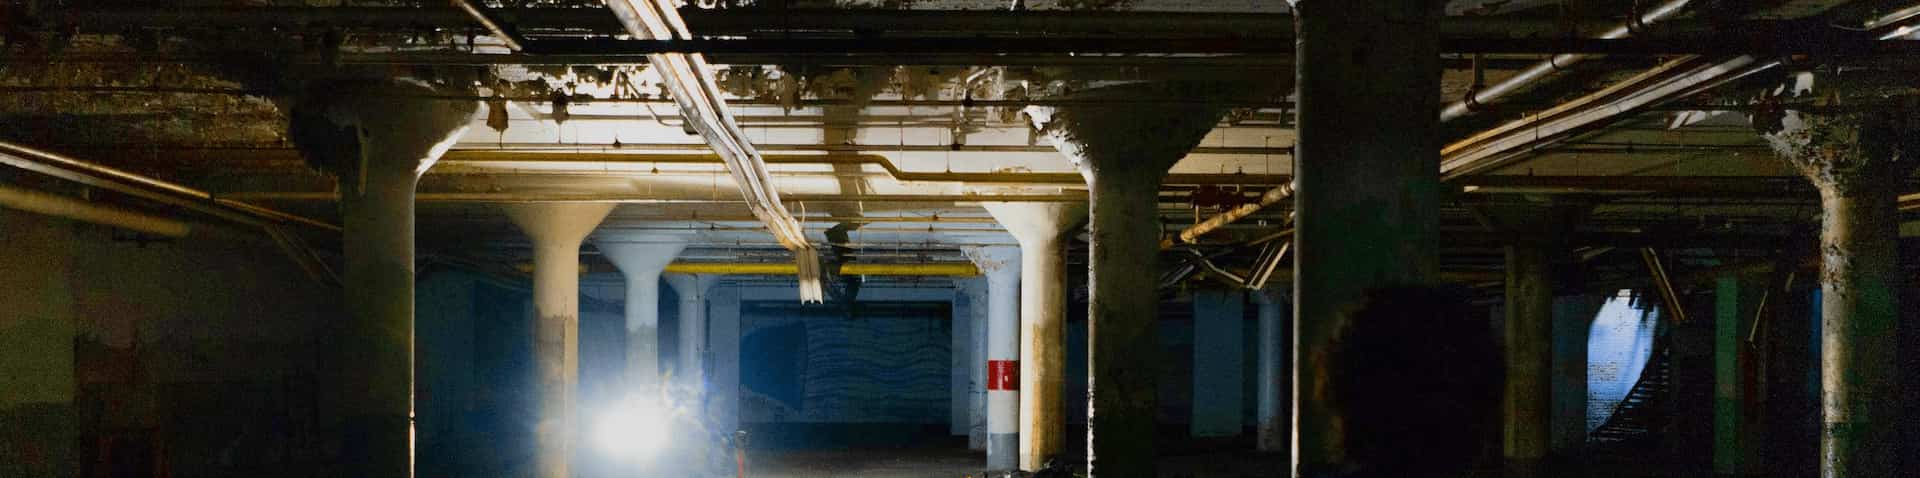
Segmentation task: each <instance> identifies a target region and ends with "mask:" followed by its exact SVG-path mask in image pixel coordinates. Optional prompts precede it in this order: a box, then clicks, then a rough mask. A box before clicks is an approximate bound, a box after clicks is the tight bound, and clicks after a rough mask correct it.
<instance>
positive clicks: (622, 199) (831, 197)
mask: <svg viewBox="0 0 1920 478" xmlns="http://www.w3.org/2000/svg"><path fill="white" fill-rule="evenodd" d="M222 195H223V196H226V197H231V198H240V199H248V200H262V201H334V200H338V199H339V197H340V194H339V193H336V192H320V191H295V192H286V191H258V192H232V193H224V194H222ZM784 199H785V200H786V201H788V202H796V203H799V202H814V203H829V202H835V203H847V202H924V203H961V202H985V201H991V202H1083V201H1086V200H1087V196H1086V195H1085V194H1018V195H1004V196H1002V195H987V194H789V195H786V197H785V198H784ZM417 200H418V201H421V202H482V203H526V202H576V203H577V202H609V203H641V204H679V203H688V204H738V203H740V202H741V200H739V199H670V198H661V197H658V196H656V195H650V194H571V193H515V192H478V193H467V192H443V193H419V195H418V196H417Z"/></svg>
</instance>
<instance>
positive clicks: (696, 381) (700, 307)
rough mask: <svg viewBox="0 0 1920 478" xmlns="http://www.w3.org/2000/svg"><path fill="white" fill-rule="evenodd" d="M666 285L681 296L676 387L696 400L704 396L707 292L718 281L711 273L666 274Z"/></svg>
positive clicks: (675, 371) (675, 373)
mask: <svg viewBox="0 0 1920 478" xmlns="http://www.w3.org/2000/svg"><path fill="white" fill-rule="evenodd" d="M666 278H667V285H670V286H673V291H674V292H675V293H678V294H679V295H680V342H679V343H680V358H679V360H678V361H677V362H676V363H675V364H674V368H673V369H674V377H675V382H677V383H678V385H679V386H680V387H682V388H684V389H686V390H688V391H690V392H691V393H693V396H694V397H695V398H696V403H697V402H698V401H699V399H700V397H704V396H705V393H706V375H707V374H706V366H705V360H706V355H707V289H709V288H712V287H713V284H715V283H717V282H719V281H720V276H716V275H713V274H667V276H666Z"/></svg>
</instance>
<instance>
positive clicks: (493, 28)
mask: <svg viewBox="0 0 1920 478" xmlns="http://www.w3.org/2000/svg"><path fill="white" fill-rule="evenodd" d="M450 1H451V2H453V6H455V7H459V8H460V10H461V11H464V12H466V13H467V17H468V18H471V19H473V21H474V23H479V24H480V27H481V28H485V29H487V31H489V32H492V33H493V36H494V38H498V39H500V42H501V43H505V44H506V45H507V48H509V49H512V50H513V51H520V50H525V49H526V46H525V45H526V44H525V42H523V41H522V40H521V39H520V34H519V33H516V32H514V31H512V30H510V29H509V28H508V27H507V26H506V25H505V24H502V23H500V22H499V21H496V20H494V19H493V16H492V15H491V14H489V13H487V10H486V8H484V7H481V6H480V5H479V4H477V3H474V2H473V0H450Z"/></svg>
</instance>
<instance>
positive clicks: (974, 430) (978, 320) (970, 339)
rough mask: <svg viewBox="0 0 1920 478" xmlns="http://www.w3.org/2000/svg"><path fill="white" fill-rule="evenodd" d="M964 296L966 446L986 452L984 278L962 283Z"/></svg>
mask: <svg viewBox="0 0 1920 478" xmlns="http://www.w3.org/2000/svg"><path fill="white" fill-rule="evenodd" d="M961 289H962V291H963V292H964V293H965V294H966V295H967V304H968V306H967V357H968V360H969V362H968V363H967V376H968V382H967V415H968V424H967V449H969V450H973V451H987V279H986V278H974V279H967V280H965V281H963V282H961Z"/></svg>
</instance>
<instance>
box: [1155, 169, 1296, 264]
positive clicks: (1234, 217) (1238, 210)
mask: <svg viewBox="0 0 1920 478" xmlns="http://www.w3.org/2000/svg"><path fill="white" fill-rule="evenodd" d="M1290 197H1293V183H1287V184H1282V185H1280V186H1279V187H1276V188H1273V189H1268V190H1267V192H1265V193H1262V194H1261V195H1260V200H1259V201H1255V202H1251V203H1247V204H1241V205H1239V206H1235V207H1234V208H1233V209H1228V210H1226V211H1225V212H1221V213H1220V214H1216V215H1214V216H1213V217H1209V218H1207V220H1205V221H1200V223H1199V224H1194V225H1192V226H1187V228H1186V229H1184V230H1181V231H1180V233H1179V234H1177V235H1175V236H1174V237H1171V238H1167V239H1163V240H1161V241H1160V248H1161V249H1166V248H1169V247H1173V244H1174V243H1175V242H1176V240H1177V241H1178V242H1182V243H1187V244H1192V243H1193V242H1194V240H1195V239H1199V238H1200V236H1204V235H1206V234H1207V233H1209V232H1213V231H1214V230H1215V229H1219V228H1220V227H1222V226H1226V225H1228V224H1232V223H1233V222H1234V221H1238V220H1240V219H1241V218H1244V217H1247V216H1251V215H1253V213H1256V212H1260V209H1262V208H1265V207H1267V206H1272V205H1275V204H1279V203H1280V201H1284V200H1286V199H1287V198H1290Z"/></svg>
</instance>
